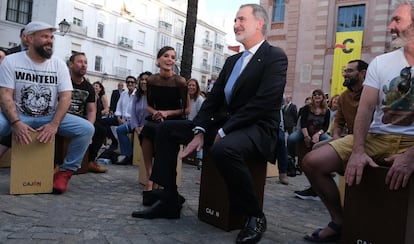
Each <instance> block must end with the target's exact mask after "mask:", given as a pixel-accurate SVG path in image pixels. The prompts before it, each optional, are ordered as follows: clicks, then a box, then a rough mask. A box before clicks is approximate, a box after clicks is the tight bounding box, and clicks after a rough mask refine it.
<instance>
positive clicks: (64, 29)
mask: <svg viewBox="0 0 414 244" xmlns="http://www.w3.org/2000/svg"><path fill="white" fill-rule="evenodd" d="M69 30H70V23H69V22H67V21H66V19H63V20H62V21H60V23H59V32H56V34H58V35H61V36H64V35H66V33H68V32H69Z"/></svg>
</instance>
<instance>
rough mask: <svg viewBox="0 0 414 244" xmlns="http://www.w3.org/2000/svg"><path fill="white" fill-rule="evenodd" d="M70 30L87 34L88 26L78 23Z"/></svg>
mask: <svg viewBox="0 0 414 244" xmlns="http://www.w3.org/2000/svg"><path fill="white" fill-rule="evenodd" d="M70 32H73V33H76V34H80V35H84V36H86V35H87V33H88V28H87V27H83V26H78V25H71V27H70Z"/></svg>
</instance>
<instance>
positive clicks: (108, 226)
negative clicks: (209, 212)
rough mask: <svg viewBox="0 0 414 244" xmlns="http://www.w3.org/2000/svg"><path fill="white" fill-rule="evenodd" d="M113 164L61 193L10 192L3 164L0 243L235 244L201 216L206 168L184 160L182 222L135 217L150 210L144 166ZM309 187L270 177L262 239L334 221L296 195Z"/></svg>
mask: <svg viewBox="0 0 414 244" xmlns="http://www.w3.org/2000/svg"><path fill="white" fill-rule="evenodd" d="M107 166H108V168H109V171H108V173H106V174H92V173H88V174H82V175H74V176H73V177H72V179H71V181H70V183H69V187H68V191H67V192H66V193H64V194H62V195H52V194H35V195H31V194H28V195H10V194H9V177H10V170H9V169H7V168H0V243H7V244H8V243H24V244H25V243H108V244H109V243H114V244H120V243H121V244H122V243H139V244H142V243H144V244H146V243H150V244H151V243H156V244H159V243H168V244H170V243H197V244H204V243H206V244H213V243H214V244H216V243H217V244H221V243H223V244H224V243H234V241H235V238H236V235H237V233H238V231H237V230H234V231H231V232H226V231H223V230H221V229H218V228H216V227H214V226H211V225H209V224H207V223H204V222H201V221H200V220H199V219H198V217H197V211H198V196H199V189H200V186H199V185H198V184H196V182H197V181H198V180H199V178H200V171H199V170H197V169H196V168H195V167H194V166H191V165H187V164H183V168H182V186H181V187H180V188H179V191H180V193H181V194H182V195H183V196H184V197H185V198H186V202H185V204H184V206H183V209H182V212H181V218H180V219H177V220H166V219H155V220H143V219H136V218H132V217H131V213H132V211H135V210H138V209H144V207H143V206H142V205H141V202H142V196H141V193H142V190H143V186H142V185H139V184H138V179H137V176H138V168H137V167H136V166H132V165H131V166H118V165H107ZM308 185H309V182H308V181H307V180H306V177H305V176H304V175H301V176H297V177H293V178H289V185H288V186H285V185H282V184H279V182H278V180H277V178H276V177H273V178H267V180H266V187H265V200H264V212H265V214H266V217H267V220H268V230H267V231H266V233H265V235H264V237H263V238H262V241H261V242H260V243H306V242H305V241H304V240H303V236H304V235H305V234H306V233H309V232H312V231H313V230H314V229H315V228H318V227H321V226H324V225H325V224H326V223H327V222H328V220H329V215H328V213H327V211H326V210H325V208H324V206H323V204H322V203H321V202H317V201H304V200H301V199H298V198H295V197H294V193H293V191H295V190H302V189H305V188H306V187H307V186H308Z"/></svg>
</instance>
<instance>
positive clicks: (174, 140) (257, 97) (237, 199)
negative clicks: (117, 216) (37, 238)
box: [132, 4, 287, 243]
mask: <svg viewBox="0 0 414 244" xmlns="http://www.w3.org/2000/svg"><path fill="white" fill-rule="evenodd" d="M267 24H268V17H267V13H266V10H265V9H263V7H261V6H260V5H257V4H246V5H242V6H241V7H240V9H239V11H238V13H237V15H236V18H235V22H234V32H235V34H236V39H237V40H238V41H239V42H241V43H242V44H243V46H244V48H245V50H246V51H245V52H244V53H243V55H242V54H241V53H239V54H236V55H233V56H231V57H229V58H228V59H227V60H226V62H225V64H224V67H223V69H222V71H221V72H220V74H219V77H218V78H217V80H216V82H215V84H214V87H213V89H212V91H211V92H210V93H209V94H208V96H207V99H206V100H205V101H204V103H203V105H202V107H201V109H200V111H199V113H198V114H197V116H196V117H195V118H194V120H193V121H172V120H169V121H165V122H163V123H162V124H161V125H160V127H159V131H158V132H157V138H156V142H155V143H156V145H155V149H156V151H155V161H154V166H153V171H152V174H151V180H152V181H154V182H155V183H157V184H159V185H161V186H163V187H164V190H163V191H162V192H161V194H159V197H160V200H158V201H156V202H155V203H154V204H153V205H152V206H151V207H150V208H148V209H146V210H144V211H136V212H133V213H132V216H133V217H137V218H179V217H180V210H181V207H182V202H183V198H182V197H180V195H179V194H178V191H177V186H176V165H177V161H176V159H177V154H178V151H179V145H180V144H186V145H187V146H186V148H185V150H184V151H183V153H182V155H180V157H184V156H186V155H188V154H189V153H191V152H193V151H194V150H197V151H198V150H200V149H201V148H202V147H203V145H204V142H205V144H206V145H209V144H212V145H211V155H212V158H213V159H214V162H215V163H216V167H217V168H218V170H219V171H220V173H221V174H222V176H223V178H224V179H225V181H226V184H227V186H228V188H229V192H231V200H230V201H231V202H230V203H231V207H232V208H233V209H234V210H236V211H237V210H238V211H239V212H240V214H246V215H247V216H249V218H248V220H247V223H246V226H245V227H244V229H243V230H241V231H240V233H239V234H238V236H237V240H236V241H237V243H255V242H258V241H259V240H260V238H261V236H262V234H263V233H264V231H265V230H266V218H265V216H264V213H263V211H262V209H261V207H260V206H259V203H258V199H257V197H256V193H255V190H254V186H253V181H252V176H251V173H250V171H249V169H248V167H247V165H246V159H248V158H254V159H259V160H260V161H262V162H263V163H266V160H267V161H269V162H275V157H276V143H277V137H278V136H277V135H278V130H279V121H280V118H279V116H280V114H279V113H280V107H281V103H282V97H283V92H284V87H285V83H286V70H287V57H286V55H285V53H284V52H283V51H282V50H281V49H280V48H277V47H272V46H270V45H269V43H268V42H267V41H265V40H264V36H265V33H266V30H267ZM246 53H247V54H246ZM241 56H245V57H244V61H241V62H240V61H239V60H242V59H241ZM239 65H240V66H241V67H242V68H241V73H240V72H239V74H240V76H238V74H237V76H238V78H236V79H235V83H233V84H234V86H233V87H231V86H230V83H232V79H233V78H232V77H233V76H234V73H235V72H234V70H236V69H237V68H238V69H239V70H240V68H239V67H238V66H239Z"/></svg>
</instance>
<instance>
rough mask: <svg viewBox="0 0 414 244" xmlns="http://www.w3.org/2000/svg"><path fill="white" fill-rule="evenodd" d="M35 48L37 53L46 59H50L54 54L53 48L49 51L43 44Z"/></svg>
mask: <svg viewBox="0 0 414 244" xmlns="http://www.w3.org/2000/svg"><path fill="white" fill-rule="evenodd" d="M35 50H36V52H37V54H39V56H40V57H42V58H45V59H49V58H50V57H52V54H53V50H52V49H51V50H50V52H48V51H46V50H45V49H44V48H43V46H38V47H35Z"/></svg>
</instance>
